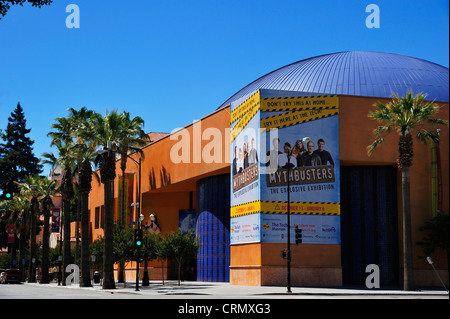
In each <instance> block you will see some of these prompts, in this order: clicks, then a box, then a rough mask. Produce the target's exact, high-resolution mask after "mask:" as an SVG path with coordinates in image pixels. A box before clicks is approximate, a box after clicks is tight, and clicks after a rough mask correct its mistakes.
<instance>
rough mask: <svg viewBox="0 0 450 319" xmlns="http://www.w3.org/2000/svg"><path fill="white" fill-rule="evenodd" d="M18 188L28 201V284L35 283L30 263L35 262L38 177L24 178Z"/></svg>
mask: <svg viewBox="0 0 450 319" xmlns="http://www.w3.org/2000/svg"><path fill="white" fill-rule="evenodd" d="M17 184H18V185H19V186H20V193H21V194H22V195H23V196H25V197H28V198H29V199H30V207H29V212H30V263H29V275H28V282H36V267H35V263H33V262H31V261H32V260H36V248H37V247H36V228H37V220H38V218H39V213H40V210H39V197H40V196H41V194H40V188H39V184H40V177H39V176H38V175H36V176H26V177H25V181H24V182H23V183H17Z"/></svg>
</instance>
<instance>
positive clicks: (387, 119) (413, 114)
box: [367, 91, 447, 290]
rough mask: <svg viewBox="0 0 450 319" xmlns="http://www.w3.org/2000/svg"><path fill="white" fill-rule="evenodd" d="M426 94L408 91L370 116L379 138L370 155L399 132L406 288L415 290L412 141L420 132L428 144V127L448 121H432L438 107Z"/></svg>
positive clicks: (381, 106) (378, 105) (404, 283)
mask: <svg viewBox="0 0 450 319" xmlns="http://www.w3.org/2000/svg"><path fill="white" fill-rule="evenodd" d="M425 98H426V95H423V94H421V93H419V94H417V95H416V96H413V93H412V91H409V92H408V93H407V94H406V96H405V97H402V98H399V97H397V96H396V95H395V94H394V99H393V100H392V101H391V102H389V103H387V104H386V105H384V104H382V103H379V102H377V103H375V104H374V106H375V107H376V108H377V109H378V110H376V111H371V112H369V115H368V116H369V117H370V118H372V119H375V120H377V121H378V122H379V124H380V126H378V127H377V128H376V129H375V130H374V133H375V135H376V136H377V137H378V138H377V139H376V140H375V141H374V142H373V143H372V144H371V145H369V146H367V153H368V155H369V156H370V155H371V154H372V152H373V150H374V149H375V148H376V147H377V146H379V145H381V144H382V143H383V142H384V138H385V136H386V135H387V134H389V133H391V132H393V131H397V132H398V133H399V135H400V137H399V157H398V159H397V165H398V168H399V169H401V172H402V196H403V269H404V275H403V289H404V290H413V289H414V273H413V257H412V236H411V206H410V178H409V167H410V166H412V158H413V155H414V152H413V139H412V132H413V131H414V130H417V131H418V132H417V135H416V136H417V138H418V139H419V141H422V142H427V141H428V140H430V139H435V138H436V135H433V134H430V132H429V131H427V130H425V129H424V128H423V126H425V125H447V121H445V120H442V119H436V118H432V116H433V115H434V114H436V113H438V112H439V106H438V105H437V104H435V103H433V102H426V101H425Z"/></svg>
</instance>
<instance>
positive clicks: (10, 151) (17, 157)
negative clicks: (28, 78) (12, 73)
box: [0, 103, 42, 192]
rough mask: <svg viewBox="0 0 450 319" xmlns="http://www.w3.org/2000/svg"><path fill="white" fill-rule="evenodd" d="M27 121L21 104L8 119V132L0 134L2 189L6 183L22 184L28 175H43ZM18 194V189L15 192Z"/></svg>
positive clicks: (0, 181) (0, 179)
mask: <svg viewBox="0 0 450 319" xmlns="http://www.w3.org/2000/svg"><path fill="white" fill-rule="evenodd" d="M26 126H27V121H26V119H25V114H24V112H23V108H22V106H21V105H20V103H17V107H16V108H15V109H14V111H13V112H12V113H11V116H10V117H8V124H7V127H6V130H5V131H3V132H0V137H1V139H0V142H1V140H2V141H3V143H0V176H1V178H0V187H1V188H3V187H5V186H6V182H8V181H9V182H13V181H16V182H19V183H22V182H23V181H24V180H25V177H26V176H28V175H31V176H34V175H39V174H41V173H42V165H41V164H39V159H38V158H37V157H35V156H34V154H33V144H34V141H33V140H31V139H30V138H29V137H27V135H28V134H29V133H30V132H31V129H27V127H26ZM15 191H16V192H17V191H18V189H16V190H15Z"/></svg>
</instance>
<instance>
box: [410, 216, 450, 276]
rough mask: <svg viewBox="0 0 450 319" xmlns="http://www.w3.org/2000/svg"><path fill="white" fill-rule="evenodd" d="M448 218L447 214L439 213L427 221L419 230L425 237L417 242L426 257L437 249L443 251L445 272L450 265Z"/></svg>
mask: <svg viewBox="0 0 450 319" xmlns="http://www.w3.org/2000/svg"><path fill="white" fill-rule="evenodd" d="M448 217H449V214H445V213H441V214H437V215H436V216H434V217H433V218H431V219H429V220H427V221H426V222H425V224H424V225H423V226H422V227H420V228H419V230H420V231H423V232H426V236H425V237H424V238H423V239H422V240H421V241H419V242H417V245H419V246H421V247H422V251H423V253H424V254H425V255H426V256H430V255H431V254H433V253H434V252H435V251H436V250H439V249H440V250H443V251H445V253H446V255H447V270H449V265H450V253H449V236H448V235H449V234H448V232H449V218H448ZM449 275H450V274H449Z"/></svg>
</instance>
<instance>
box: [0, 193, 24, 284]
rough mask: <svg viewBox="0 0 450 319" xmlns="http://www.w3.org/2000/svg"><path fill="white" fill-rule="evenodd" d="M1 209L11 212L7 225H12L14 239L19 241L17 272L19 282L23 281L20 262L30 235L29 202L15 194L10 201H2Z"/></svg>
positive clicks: (22, 266)
mask: <svg viewBox="0 0 450 319" xmlns="http://www.w3.org/2000/svg"><path fill="white" fill-rule="evenodd" d="M2 208H4V209H5V211H7V212H8V211H9V212H11V214H10V215H9V217H8V224H14V227H15V230H16V237H17V238H18V239H19V263H18V264H19V272H20V278H21V279H20V280H21V281H23V280H24V278H25V277H24V275H23V272H24V269H23V268H24V265H23V264H22V262H21V261H22V260H24V259H25V249H26V247H25V246H26V242H27V237H28V235H29V233H30V214H29V208H30V201H29V199H28V198H27V197H25V196H23V195H21V194H15V195H14V196H13V198H12V200H9V201H4V202H3V203H2Z"/></svg>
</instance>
